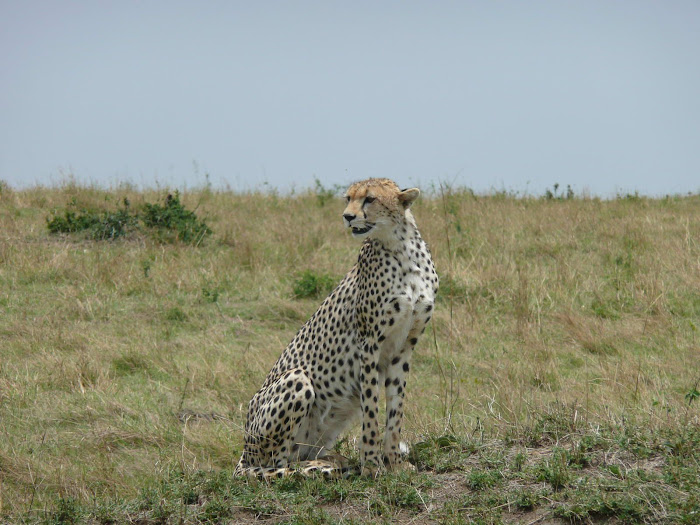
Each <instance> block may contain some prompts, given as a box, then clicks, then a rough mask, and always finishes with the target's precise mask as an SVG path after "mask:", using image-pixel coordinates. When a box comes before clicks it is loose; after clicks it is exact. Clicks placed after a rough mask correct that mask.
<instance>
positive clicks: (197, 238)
mask: <svg viewBox="0 0 700 525" xmlns="http://www.w3.org/2000/svg"><path fill="white" fill-rule="evenodd" d="M142 220H143V223H144V225H145V226H146V227H147V228H153V229H155V231H156V232H157V234H156V237H158V238H161V239H162V240H168V241H171V242H172V241H174V240H177V241H180V242H184V243H188V244H199V243H200V242H201V240H202V239H203V238H204V237H205V236H206V235H209V234H210V233H211V232H212V231H211V229H210V228H209V227H208V226H207V224H206V223H205V222H204V221H200V220H199V219H198V218H197V216H196V215H195V213H194V212H192V211H189V210H186V209H185V207H184V206H183V205H182V204H181V203H180V193H179V192H177V191H176V192H175V195H168V196H167V197H166V199H165V206H161V205H160V204H148V203H146V204H145V205H144V212H143V217H142Z"/></svg>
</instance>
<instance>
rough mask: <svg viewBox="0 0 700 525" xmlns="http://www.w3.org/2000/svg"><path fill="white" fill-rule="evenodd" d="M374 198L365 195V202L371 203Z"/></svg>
mask: <svg viewBox="0 0 700 525" xmlns="http://www.w3.org/2000/svg"><path fill="white" fill-rule="evenodd" d="M375 200H376V197H365V204H372V203H373V202H374V201H375Z"/></svg>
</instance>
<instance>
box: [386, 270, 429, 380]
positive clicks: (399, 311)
mask: <svg viewBox="0 0 700 525" xmlns="http://www.w3.org/2000/svg"><path fill="white" fill-rule="evenodd" d="M392 292H393V293H392V294H391V295H392V296H393V297H391V298H390V300H389V302H388V306H387V308H386V317H387V319H388V321H387V325H388V327H387V329H386V339H385V341H384V342H383V344H382V350H381V357H380V363H379V365H380V369H382V368H385V367H384V366H383V365H385V364H386V362H388V361H390V360H391V359H392V358H393V357H395V356H397V355H399V354H401V353H402V352H403V351H405V349H406V342H407V340H409V339H417V337H418V336H419V335H420V334H421V333H422V331H423V329H424V328H425V325H426V324H427V323H428V321H429V320H430V318H431V316H432V312H433V303H434V301H435V292H434V289H433V287H432V282H431V281H430V279H429V278H427V276H426V275H425V273H424V272H423V271H422V270H421V269H419V268H417V267H415V266H414V267H413V268H412V269H411V270H410V271H408V272H406V274H405V276H404V277H403V279H401V280H400V281H399V282H398V283H396V285H395V286H394V287H393V290H392ZM413 344H415V341H414V342H413ZM413 344H412V345H410V347H412V346H413Z"/></svg>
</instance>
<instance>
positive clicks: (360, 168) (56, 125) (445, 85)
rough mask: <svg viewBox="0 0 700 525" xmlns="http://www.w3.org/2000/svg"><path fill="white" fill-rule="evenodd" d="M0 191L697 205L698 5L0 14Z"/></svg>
mask: <svg viewBox="0 0 700 525" xmlns="http://www.w3.org/2000/svg"><path fill="white" fill-rule="evenodd" d="M0 53H1V54H0V179H4V180H5V181H6V182H8V183H9V184H10V185H11V186H13V187H23V186H27V185H33V184H36V183H39V184H56V183H60V182H61V181H62V180H64V177H65V176H66V175H67V174H73V175H74V176H75V177H76V178H77V179H78V180H79V181H84V182H96V183H99V184H102V185H105V186H111V185H114V184H116V183H118V182H120V181H128V182H131V183H134V184H137V185H146V186H156V185H159V186H161V187H179V188H183V187H188V188H191V187H193V186H198V185H202V184H204V183H205V180H206V179H205V174H208V175H209V180H210V181H211V183H212V184H214V185H215V186H227V185H228V186H230V187H231V188H233V189H251V188H256V187H260V186H262V185H263V183H269V184H270V185H272V186H275V187H278V188H281V189H289V188H290V187H295V188H299V189H300V188H305V187H308V186H310V185H312V183H313V178H314V176H315V177H318V178H319V179H320V180H321V181H322V183H323V184H324V185H326V186H331V185H333V184H343V185H344V184H346V183H348V182H350V181H352V180H356V179H361V178H365V177H367V176H388V177H391V178H394V179H395V180H397V182H398V183H399V184H400V185H402V186H407V185H409V184H420V185H422V186H428V185H430V184H431V183H435V184H437V183H438V182H439V181H441V180H442V181H448V182H450V183H452V184H457V185H466V186H470V187H472V188H474V189H476V190H477V191H489V190H490V189H497V190H500V189H511V190H518V191H525V190H527V191H528V192H529V193H532V194H541V193H542V192H543V191H544V189H545V188H548V187H551V186H552V185H553V184H554V183H555V182H558V183H559V184H560V185H561V186H562V187H565V186H566V185H567V184H571V186H572V187H573V189H574V190H575V191H576V192H580V191H584V190H589V191H590V192H591V193H593V194H597V195H601V196H610V195H614V194H615V192H628V191H629V192H631V191H635V190H636V191H639V192H640V193H643V194H651V195H658V194H665V193H678V192H687V191H693V192H697V191H700V1H698V0H689V1H658V0H651V1H646V0H640V1H632V0H630V1H621V0H616V1H612V0H605V1H592V0H586V1H580V2H575V1H540V2H537V1H510V2H509V1H483V2H476V1H462V2H440V1H432V2H428V1H426V2H416V1H401V2H399V1H391V2H388V1H377V2H369V1H353V2H350V1H346V2H336V1H319V2H305V1H279V2H269V1H258V2H251V1H249V0H248V1H244V2H243V1H241V2H238V1H221V2H216V1H199V2H194V1H186V2H184V1H176V0H168V1H156V0H152V1H139V2H135V1H129V0H120V1H96V0H90V1H67V0H60V1H58V0H57V1H36V0H0Z"/></svg>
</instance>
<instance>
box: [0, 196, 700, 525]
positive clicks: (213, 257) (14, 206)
mask: <svg viewBox="0 0 700 525" xmlns="http://www.w3.org/2000/svg"><path fill="white" fill-rule="evenodd" d="M0 187H1V188H2V191H1V192H0V348H1V352H0V495H1V496H0V504H1V505H2V511H0V516H2V513H5V515H7V516H17V515H19V514H21V513H29V512H30V511H31V510H32V509H44V508H47V506H51V505H52V504H53V503H54V502H55V500H56V498H57V497H59V496H60V497H64V498H65V497H75V498H78V500H80V501H91V500H94V499H95V498H102V497H107V496H111V497H126V498H128V497H133V496H135V495H137V494H138V493H139V492H141V491H142V490H143V488H144V487H146V486H149V484H153V483H155V482H158V481H159V480H161V479H164V478H166V477H167V476H168V475H169V473H170V472H172V471H173V470H176V469H184V470H186V471H192V470H197V469H203V470H207V469H218V468H224V469H226V468H230V467H231V466H232V464H234V463H235V461H236V459H237V455H238V453H239V451H240V445H241V434H242V431H241V429H242V425H243V422H244V407H245V405H246V403H247V401H248V399H249V398H250V396H251V395H252V394H253V392H254V391H255V390H256V389H257V387H258V386H259V385H260V384H261V382H262V380H263V378H264V377H265V374H266V373H267V371H268V369H269V368H270V366H271V365H272V363H273V362H274V360H275V359H276V357H277V356H278V355H279V353H280V352H281V350H282V349H283V347H284V346H286V344H287V343H288V341H289V340H291V338H292V337H293V335H294V333H295V332H296V330H297V329H298V328H299V326H300V325H301V324H302V323H303V322H304V321H305V320H306V319H307V317H308V316H309V315H310V314H311V313H312V312H313V311H314V309H315V308H316V306H317V305H318V303H319V302H320V301H319V300H316V299H304V300H298V299H294V297H293V294H292V291H291V290H292V287H293V283H294V280H295V279H296V278H297V277H298V275H299V273H300V272H301V271H303V270H307V269H308V270H312V271H313V272H316V273H318V274H330V275H333V276H337V277H338V278H340V277H341V276H342V275H344V273H345V272H346V271H347V270H348V269H349V267H350V266H351V265H352V263H353V262H354V260H355V257H356V254H357V250H358V245H357V243H356V242H354V241H353V240H352V239H350V238H349V236H348V235H347V232H345V231H343V227H342V223H341V221H340V219H339V216H340V212H341V205H340V203H339V202H334V201H331V202H330V203H326V204H324V205H321V204H320V200H319V199H318V198H317V196H316V195H314V194H311V193H308V194H302V195H298V196H292V197H283V196H279V195H275V194H259V193H252V194H234V193H230V192H217V191H211V190H209V189H202V190H197V191H192V192H188V193H186V194H185V195H183V203H184V204H185V206H187V207H188V208H189V209H195V208H196V210H197V214H198V215H199V216H200V217H202V218H205V219H206V221H207V223H208V224H209V226H210V227H211V228H212V229H213V230H214V234H213V236H212V237H211V238H210V239H208V240H207V241H206V242H205V243H204V244H203V245H202V246H199V247H197V248H195V247H191V246H184V245H161V244H157V243H155V242H154V241H152V240H150V239H149V238H147V237H145V236H141V235H137V236H133V237H132V238H129V239H127V240H120V241H116V242H92V241H84V240H81V239H80V238H76V237H60V236H59V237H55V236H50V235H49V234H48V233H47V229H46V217H47V215H48V214H49V212H50V211H51V210H52V209H60V208H63V207H65V206H66V205H67V204H68V203H69V202H75V203H77V205H78V206H92V207H98V208H113V207H114V206H116V203H117V202H119V201H121V199H122V198H123V197H128V198H129V199H130V201H131V202H132V204H133V205H134V206H138V205H139V204H140V203H144V202H155V201H158V200H161V199H162V198H163V196H164V192H155V191H153V192H138V191H136V190H134V189H133V188H130V187H122V188H117V189H112V190H102V189H96V188H85V187H79V186H75V185H71V184H67V185H65V186H64V187H61V188H53V189H46V188H33V189H30V190H25V191H12V190H11V189H9V188H7V186H0ZM427 193H429V192H427ZM415 215H416V217H417V221H418V224H419V227H420V229H421V232H422V233H423V236H424V237H425V238H426V239H427V240H428V241H429V243H430V246H431V250H432V252H433V256H434V259H435V262H436V266H437V268H438V271H439V273H440V275H441V285H442V287H441V292H440V299H439V304H438V307H437V309H436V316H435V319H434V321H433V324H432V326H431V327H430V329H429V330H428V331H427V332H426V334H425V336H424V337H423V339H422V340H421V342H420V343H419V345H418V350H417V353H416V355H415V358H414V362H415V366H414V367H413V368H412V373H411V376H412V377H411V379H410V380H409V386H408V397H409V400H408V402H407V405H408V410H407V415H406V417H407V421H406V433H407V437H408V439H409V440H410V441H411V442H417V441H420V440H421V439H423V438H424V437H425V436H430V435H441V434H445V433H450V434H453V435H456V436H473V435H475V433H477V434H481V435H488V436H491V437H492V438H503V437H513V436H518V435H522V434H523V433H524V432H526V429H527V428H530V427H531V426H532V424H533V422H534V421H536V420H537V418H538V417H539V416H540V415H541V414H542V413H543V412H544V411H546V410H547V407H550V406H552V404H554V403H558V404H560V405H565V406H568V407H573V409H572V413H573V412H575V416H573V417H574V419H575V418H578V420H579V421H583V422H584V423H585V425H588V426H590V427H591V428H594V427H596V426H598V425H608V424H616V423H618V422H620V421H623V420H625V421H632V420H633V421H637V422H639V424H640V425H644V426H645V427H646V428H651V429H657V428H658V429H663V428H685V427H687V426H693V425H695V426H696V425H698V423H699V422H700V414H699V412H698V403H697V402H696V403H692V402H689V399H687V398H686V395H687V394H688V393H689V392H691V391H692V389H693V388H697V385H698V381H699V380H700V367H699V366H698V363H699V362H700V342H698V334H697V331H698V328H699V327H700V197H699V196H688V197H670V198H665V199H644V198H637V197H632V198H620V199H616V200H610V201H601V200H598V199H571V200H564V201H560V200H545V199H535V198H514V197H511V196H508V195H502V194H496V195H489V196H474V195H472V194H471V193H470V192H468V191H461V190H452V189H449V188H443V189H442V191H436V192H434V194H433V195H429V194H424V196H423V198H422V199H421V200H420V201H419V202H418V203H417V204H416V207H415ZM690 401H692V399H690ZM183 410H190V411H194V412H206V413H212V412H213V413H215V414H217V415H219V416H221V417H219V418H217V419H215V420H214V421H209V420H205V421H202V420H197V419H196V418H195V419H189V420H188V419H187V418H185V419H184V420H185V421H186V423H185V424H183V422H182V421H183V420H182V418H178V417H177V416H178V413H180V412H182V411H183Z"/></svg>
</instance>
